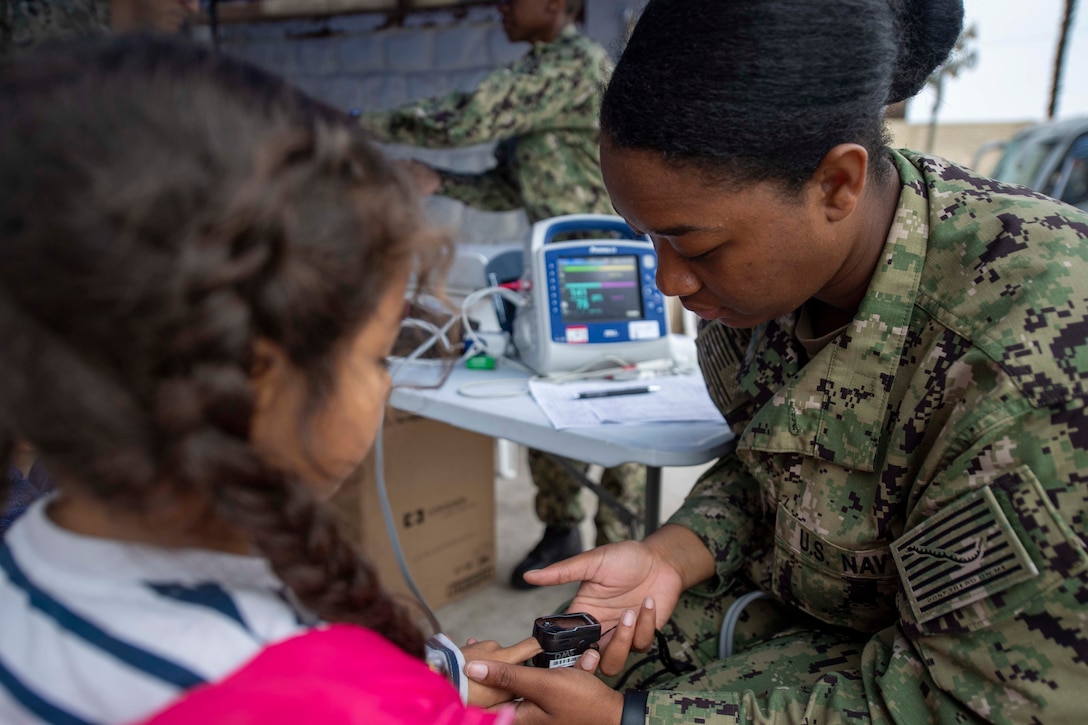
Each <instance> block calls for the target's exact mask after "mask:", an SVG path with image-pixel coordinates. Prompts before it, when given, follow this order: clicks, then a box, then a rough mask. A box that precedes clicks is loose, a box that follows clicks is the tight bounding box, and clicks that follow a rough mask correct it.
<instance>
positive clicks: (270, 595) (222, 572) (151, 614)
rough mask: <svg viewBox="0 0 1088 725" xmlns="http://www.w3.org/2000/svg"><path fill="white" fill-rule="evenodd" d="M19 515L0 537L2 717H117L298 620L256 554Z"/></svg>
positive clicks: (229, 663)
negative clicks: (90, 530) (165, 544)
mask: <svg viewBox="0 0 1088 725" xmlns="http://www.w3.org/2000/svg"><path fill="white" fill-rule="evenodd" d="M48 504H49V499H43V500H40V501H38V502H36V503H35V504H34V505H33V506H32V507H31V508H30V509H28V510H27V512H26V513H25V514H23V516H21V517H20V518H19V519H18V520H17V521H16V522H15V524H14V525H13V526H12V528H11V529H10V530H9V531H8V533H7V535H6V536H5V538H4V540H3V542H0V543H2V545H0V722H2V723H10V724H13V725H14V724H16V723H40V722H49V723H72V724H73V725H74V724H77V723H122V722H132V721H136V720H140V719H143V718H146V717H148V716H149V715H151V714H153V713H155V712H157V711H158V710H160V709H161V708H163V707H164V706H165V705H167V704H169V703H170V702H171V701H173V700H174V699H175V698H176V697H177V696H178V695H179V694H180V693H181V692H183V691H184V690H186V689H188V688H190V687H192V686H194V685H199V684H202V683H204V682H211V681H216V680H219V679H221V678H223V677H224V676H225V675H228V674H230V673H231V672H233V671H234V670H236V669H238V668H239V667H240V666H241V665H243V664H245V663H246V662H248V661H249V660H250V659H251V658H252V657H254V656H255V655H256V654H257V653H258V652H260V651H261V650H262V649H263V648H264V647H265V646H266V645H267V644H270V643H273V642H277V641H280V640H283V639H286V638H288V637H290V636H291V635H294V634H296V633H298V632H300V631H302V630H304V629H305V628H306V626H307V622H306V621H304V615H301V614H300V613H299V611H298V610H297V609H296V608H295V607H293V606H292V605H291V603H290V600H289V599H288V597H287V596H285V592H286V589H285V587H284V585H283V583H282V582H281V581H280V580H279V579H278V578H277V577H276V576H275V575H274V574H273V573H272V570H271V568H270V567H269V566H268V563H267V562H266V561H265V560H263V559H259V558H255V557H247V556H237V555H233V554H224V553H218V552H213V551H207V550H202V549H178V550H171V549H162V548H158V547H151V546H144V545H139V544H130V543H124V542H119V541H114V540H110V539H101V538H94V537H88V536H79V535H76V534H73V533H71V532H69V531H66V530H64V529H62V528H60V527H58V526H57V525H56V524H54V523H53V522H52V521H51V520H50V519H49V517H48V516H47V515H46V507H47V506H48Z"/></svg>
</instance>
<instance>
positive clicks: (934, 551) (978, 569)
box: [892, 487, 1039, 624]
mask: <svg viewBox="0 0 1088 725" xmlns="http://www.w3.org/2000/svg"><path fill="white" fill-rule="evenodd" d="M892 556H893V557H894V558H895V563H896V566H898V567H899V573H900V576H901V577H902V580H903V589H904V591H905V593H906V595H907V598H908V599H909V601H910V606H911V609H912V610H913V612H914V616H915V617H916V618H917V620H918V623H919V624H921V623H923V622H927V621H929V620H931V619H933V618H935V617H939V616H941V615H943V614H948V613H949V612H953V611H955V610H957V609H959V608H960V607H965V606H967V605H968V604H972V603H974V602H977V601H979V600H982V599H986V598H987V597H990V596H992V595H993V594H996V593H997V592H1000V591H1003V590H1005V589H1008V588H1009V587H1011V586H1013V585H1014V584H1018V583H1020V582H1022V581H1025V580H1027V579H1031V578H1032V577H1035V576H1038V575H1039V570H1038V568H1037V567H1036V566H1035V563H1034V562H1033V561H1032V560H1031V557H1030V556H1029V555H1028V552H1027V550H1026V549H1025V548H1024V545H1023V544H1022V543H1021V542H1020V538H1019V537H1018V536H1017V534H1016V531H1015V530H1014V529H1013V527H1012V526H1011V525H1010V524H1009V520H1008V517H1006V516H1005V512H1004V511H1002V510H1001V506H1000V504H998V502H997V499H996V497H995V496H994V493H993V491H991V490H990V488H989V487H983V488H981V489H979V490H977V491H974V492H972V493H970V494H968V495H967V496H964V497H963V498H961V499H959V500H958V501H956V502H954V503H953V504H952V505H950V506H949V507H948V508H946V509H943V510H942V511H940V512H939V513H937V515H935V516H934V517H933V518H931V519H928V520H927V521H926V522H925V523H923V524H921V525H920V526H916V527H914V528H913V529H911V530H910V531H908V532H907V533H905V534H904V535H903V536H902V537H900V538H899V540H897V541H896V542H894V543H893V544H892Z"/></svg>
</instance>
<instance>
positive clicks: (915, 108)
mask: <svg viewBox="0 0 1088 725" xmlns="http://www.w3.org/2000/svg"><path fill="white" fill-rule="evenodd" d="M964 8H965V15H966V17H965V21H964V26H965V27H970V26H971V25H972V24H973V25H974V27H975V30H976V36H977V37H976V38H975V40H974V43H973V46H972V47H974V49H975V53H976V61H975V65H974V67H972V68H968V69H966V70H965V71H963V72H962V74H961V75H960V76H959V77H958V78H954V79H949V80H946V81H945V87H944V93H943V99H942V102H941V107H940V110H939V111H938V112H937V119H938V121H940V122H941V123H968V122H978V121H1042V120H1045V119H1046V113H1047V105H1048V103H1049V100H1050V87H1051V83H1052V76H1053V72H1054V57H1055V53H1056V51H1057V44H1058V31H1059V29H1060V28H1061V21H1062V13H1063V12H1064V10H1065V0H965V2H964ZM934 98H935V95H934V94H933V92H932V91H931V90H929V89H928V88H927V89H926V90H923V91H922V92H921V93H919V94H918V95H917V96H915V97H914V98H913V99H912V100H911V102H910V105H909V106H908V107H907V118H908V120H910V121H912V122H914V123H925V122H928V121H929V119H930V116H931V114H932V112H933V102H934ZM1085 115H1088V0H1081V1H1080V2H1079V3H1078V6H1077V13H1076V16H1075V17H1074V19H1073V28H1072V32H1071V33H1070V35H1069V39H1068V40H1067V50H1066V60H1065V74H1064V81H1063V83H1062V92H1061V96H1060V98H1059V101H1058V113H1057V116H1056V117H1057V118H1072V117H1074V116H1085Z"/></svg>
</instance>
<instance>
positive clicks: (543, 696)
mask: <svg viewBox="0 0 1088 725" xmlns="http://www.w3.org/2000/svg"><path fill="white" fill-rule="evenodd" d="M598 660H599V656H598V653H597V652H596V651H595V650H589V651H588V652H586V653H585V654H584V655H582V658H581V659H580V660H579V661H578V662H577V663H575V665H574V666H573V667H557V668H555V669H550V670H549V669H544V668H541V667H521V666H518V665H512V664H507V663H505V662H497V661H494V660H473V661H471V662H469V663H468V664H467V665H465V674H467V675H468V677H469V679H470V680H472V681H474V682H477V683H479V684H481V685H483V686H486V687H488V688H489V689H491V690H496V691H502V692H509V693H511V694H512V695H513V696H514V697H521V698H524V699H523V700H522V701H521V702H519V703H518V704H517V709H516V715H515V718H514V722H516V723H518V725H543V724H544V723H553V724H554V725H583V724H584V725H599V724H600V723H616V722H619V721H620V716H621V715H622V714H623V695H621V694H620V693H618V692H616V691H615V690H613V689H612V688H611V687H609V686H608V685H606V684H604V683H603V682H601V681H600V680H599V679H597V677H596V675H594V674H593V670H594V669H596V666H597V662H598Z"/></svg>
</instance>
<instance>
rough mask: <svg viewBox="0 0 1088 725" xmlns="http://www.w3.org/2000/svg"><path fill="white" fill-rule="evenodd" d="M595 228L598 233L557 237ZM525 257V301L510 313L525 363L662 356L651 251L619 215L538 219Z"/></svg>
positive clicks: (541, 365)
mask: <svg viewBox="0 0 1088 725" xmlns="http://www.w3.org/2000/svg"><path fill="white" fill-rule="evenodd" d="M594 232H597V233H598V237H597V238H594V237H593V236H587V238H579V239H574V240H573V241H556V238H557V237H560V236H563V237H567V236H570V235H579V236H581V235H591V234H592V233H594ZM600 232H610V233H612V234H611V236H617V235H618V236H619V237H620V238H618V239H611V238H606V237H607V236H609V235H600V234H599V233H600ZM525 261H526V270H525V276H524V278H523V280H524V279H527V280H529V282H530V289H529V301H528V304H526V305H524V306H523V307H521V308H520V309H519V310H518V312H517V316H516V317H515V319H514V345H515V347H516V348H517V351H518V355H519V357H520V358H521V361H522V362H523V363H525V364H526V365H527V366H528V367H530V368H532V369H533V370H535V371H536V372H537V373H540V374H548V373H554V372H560V371H569V370H574V369H576V368H579V367H582V366H585V365H588V364H591V363H592V362H594V361H595V360H609V359H610V360H612V361H613V362H614V361H615V360H616V359H617V358H618V359H621V360H624V361H626V362H631V363H636V362H642V361H646V360H654V359H658V358H667V357H669V341H668V325H667V323H666V313H665V298H664V297H663V296H662V294H661V292H660V291H659V290H658V289H657V283H656V281H655V276H656V274H657V255H656V253H655V252H654V247H653V244H651V243H650V242H649V240H647V239H646V238H645V237H642V236H639V235H636V234H635V233H634V232H633V231H631V228H630V227H629V226H627V223H626V222H624V221H623V219H621V218H620V217H616V216H609V215H605V214H572V215H567V216H559V217H554V218H551V219H545V220H543V221H540V222H537V223H536V224H535V225H533V230H532V236H531V238H530V241H529V248H528V250H527V254H526V255H525Z"/></svg>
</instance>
